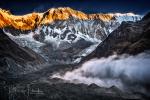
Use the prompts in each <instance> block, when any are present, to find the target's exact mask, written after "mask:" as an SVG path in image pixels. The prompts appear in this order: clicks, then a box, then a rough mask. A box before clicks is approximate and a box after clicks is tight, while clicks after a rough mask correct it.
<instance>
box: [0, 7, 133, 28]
mask: <svg viewBox="0 0 150 100" xmlns="http://www.w3.org/2000/svg"><path fill="white" fill-rule="evenodd" d="M114 15H115V14H112V13H109V14H102V13H98V14H85V13H83V12H81V11H77V10H74V9H72V8H69V7H59V8H51V9H49V10H47V11H46V12H44V13H37V12H33V13H30V14H25V15H20V16H19V15H13V14H11V12H10V11H8V10H4V9H0V28H3V27H6V26H12V27H14V28H16V29H21V30H30V29H34V28H35V27H37V26H39V25H42V24H49V23H52V22H54V21H56V20H67V19H69V18H70V17H73V18H76V19H81V20H92V19H98V20H102V21H110V20H112V19H113V18H114ZM117 15H120V14H119V13H118V14H117ZM129 15H132V14H129Z"/></svg>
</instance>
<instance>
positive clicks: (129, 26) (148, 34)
mask: <svg viewBox="0 0 150 100" xmlns="http://www.w3.org/2000/svg"><path fill="white" fill-rule="evenodd" d="M148 49H150V17H146V18H143V20H141V21H139V22H123V23H122V24H121V26H119V27H118V29H116V30H114V31H113V32H112V33H111V34H110V35H109V36H108V38H106V39H105V40H104V41H103V42H102V43H100V45H99V46H98V47H97V49H96V50H95V51H93V52H92V53H91V54H90V55H89V56H88V57H87V59H91V58H93V57H98V58H99V57H107V56H110V55H112V54H114V53H117V54H123V53H127V54H137V53H140V52H143V51H144V50H148Z"/></svg>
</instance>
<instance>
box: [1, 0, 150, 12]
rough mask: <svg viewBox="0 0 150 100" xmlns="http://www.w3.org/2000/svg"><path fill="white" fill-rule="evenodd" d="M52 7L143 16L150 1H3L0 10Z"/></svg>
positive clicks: (42, 9)
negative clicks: (131, 13)
mask: <svg viewBox="0 0 150 100" xmlns="http://www.w3.org/2000/svg"><path fill="white" fill-rule="evenodd" d="M52 7H71V8H73V9H76V10H80V11H83V12H85V13H100V12H102V13H108V12H121V13H125V12H134V13H137V14H145V13H146V12H148V11H150V0H3V1H0V8H4V9H8V10H10V11H11V12H12V13H14V14H18V15H19V14H25V13H30V12H33V11H37V12H43V11H46V10H47V9H49V8H52Z"/></svg>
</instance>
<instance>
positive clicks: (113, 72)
mask: <svg viewBox="0 0 150 100" xmlns="http://www.w3.org/2000/svg"><path fill="white" fill-rule="evenodd" d="M52 77H57V78H61V79H64V80H67V81H68V82H71V83H84V84H88V85H89V84H92V83H95V84H97V85H98V86H101V87H111V86H113V85H115V86H117V87H119V88H124V87H127V86H128V87H129V86H130V87H133V86H134V87H136V86H142V87H143V86H147V85H150V52H145V53H141V54H139V55H136V56H129V55H121V56H117V55H113V56H110V57H108V58H101V59H92V60H90V61H87V62H85V63H84V64H83V65H82V66H81V67H80V68H78V69H75V70H73V71H68V72H66V73H65V74H64V75H60V74H59V73H57V74H54V75H53V76H52Z"/></svg>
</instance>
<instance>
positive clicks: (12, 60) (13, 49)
mask: <svg viewBox="0 0 150 100" xmlns="http://www.w3.org/2000/svg"><path fill="white" fill-rule="evenodd" d="M44 62H45V60H44V59H43V58H42V57H41V56H39V55H38V54H36V53H35V52H34V51H32V50H31V49H29V48H27V47H20V46H19V45H17V44H16V43H15V42H14V41H12V40H11V39H10V38H9V37H8V36H7V35H5V34H4V33H3V30H2V29H0V75H1V76H6V75H7V74H18V73H20V72H23V69H25V67H26V66H28V65H30V66H33V65H38V64H42V63H44ZM6 73H7V74H6Z"/></svg>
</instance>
